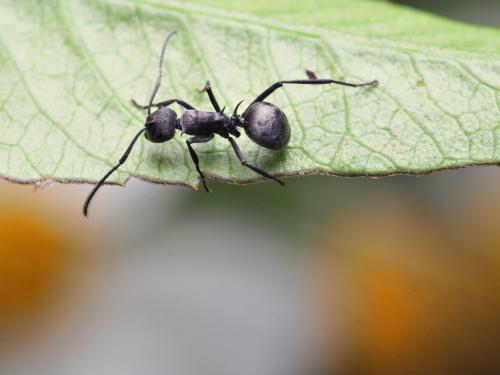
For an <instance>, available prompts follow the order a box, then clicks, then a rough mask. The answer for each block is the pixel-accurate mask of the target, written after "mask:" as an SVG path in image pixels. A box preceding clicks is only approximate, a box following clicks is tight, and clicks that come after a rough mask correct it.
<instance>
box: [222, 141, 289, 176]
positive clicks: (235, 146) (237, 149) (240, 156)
mask: <svg viewBox="0 0 500 375" xmlns="http://www.w3.org/2000/svg"><path fill="white" fill-rule="evenodd" d="M228 140H229V142H230V143H231V146H233V150H234V153H235V154H236V157H237V158H238V160H239V161H240V163H241V164H242V165H244V166H245V167H247V168H249V169H251V170H252V171H254V172H256V173H258V174H260V175H261V176H263V177H265V178H268V179H270V180H274V181H276V182H277V183H278V184H280V185H285V183H284V182H283V181H281V180H280V179H279V178H277V177H275V176H273V175H272V174H270V173H269V172H266V171H265V170H263V169H260V168H257V167H255V166H253V165H251V164H249V163H248V162H247V160H246V158H245V156H244V155H243V153H242V152H241V150H240V147H239V146H238V144H237V143H236V141H235V140H234V139H233V138H231V137H229V138H228Z"/></svg>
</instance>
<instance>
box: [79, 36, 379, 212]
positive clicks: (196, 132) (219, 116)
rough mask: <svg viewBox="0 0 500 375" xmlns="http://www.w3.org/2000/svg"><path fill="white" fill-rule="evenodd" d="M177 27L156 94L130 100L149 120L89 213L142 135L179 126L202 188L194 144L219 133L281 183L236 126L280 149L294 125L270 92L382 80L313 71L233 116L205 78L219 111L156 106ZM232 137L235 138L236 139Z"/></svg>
mask: <svg viewBox="0 0 500 375" xmlns="http://www.w3.org/2000/svg"><path fill="white" fill-rule="evenodd" d="M176 32H177V31H176V30H173V31H171V32H170V33H169V34H168V36H167V37H166V38H165V41H164V42H163V46H162V49H161V53H160V64H159V69H158V77H157V78H156V82H155V85H154V88H153V92H152V94H151V97H150V99H149V103H148V105H145V106H142V105H139V104H137V102H136V101H135V100H132V104H133V105H134V106H135V107H137V108H139V109H147V111H148V116H147V118H146V124H145V126H144V128H142V129H141V130H140V131H139V132H138V133H137V134H136V135H135V137H134V138H133V139H132V142H131V143H130V145H129V146H128V147H127V150H126V151H125V153H124V154H123V156H122V157H121V158H120V160H119V161H118V164H116V165H115V166H114V167H113V168H111V170H110V171H109V172H108V173H106V174H105V175H104V177H103V178H102V179H101V180H100V181H99V182H98V183H97V184H96V185H95V186H94V188H93V189H92V191H91V192H90V194H89V195H88V197H87V199H86V200H85V204H84V205H83V214H84V215H85V216H87V214H88V209H89V205H90V202H91V201H92V198H93V197H94V195H95V193H96V192H97V190H99V188H100V187H101V186H102V185H103V184H104V182H105V181H106V180H107V178H108V177H109V176H110V175H111V174H112V173H113V172H114V171H116V170H117V169H118V168H119V167H120V166H121V165H122V164H123V163H125V161H126V160H127V158H128V156H129V155H130V152H131V151H132V148H133V147H134V145H135V143H136V142H137V140H138V139H139V137H140V136H141V135H142V133H145V137H146V139H147V140H148V141H151V142H153V143H163V142H167V141H169V140H171V139H172V138H173V137H174V135H175V131H176V130H180V131H181V132H182V133H183V134H187V135H190V136H191V137H190V138H189V139H188V140H187V141H186V145H187V147H188V150H189V153H190V155H191V158H192V160H193V162H194V165H195V167H196V170H197V171H198V174H199V176H200V178H201V182H202V183H203V187H204V188H205V190H206V191H207V192H210V189H209V188H208V185H207V183H206V181H205V175H204V174H203V172H202V171H201V169H200V163H199V158H198V155H197V154H196V151H195V150H194V149H193V146H192V145H193V144H195V143H205V142H209V141H211V140H212V139H213V138H214V136H215V135H218V136H220V137H222V138H224V139H227V140H228V141H229V143H230V144H231V146H232V148H233V151H234V153H235V154H236V157H237V158H238V160H239V161H240V162H241V164H242V165H243V166H245V167H247V168H249V169H251V170H253V171H254V172H256V173H258V174H260V175H261V176H263V177H265V178H267V179H270V180H274V181H276V182H277V183H279V184H280V185H284V184H285V183H284V182H283V181H281V180H280V179H279V178H277V177H276V176H273V175H272V174H270V173H268V172H266V171H265V170H263V169H260V168H258V167H256V166H254V165H252V164H250V163H249V162H248V161H247V160H246V158H245V156H244V155H243V153H242V152H241V150H240V148H239V146H238V144H237V143H236V141H235V140H234V138H239V137H240V135H241V133H240V131H239V130H238V128H243V129H244V130H245V133H246V134H247V135H248V137H249V138H250V139H251V140H252V141H254V142H255V143H256V144H258V145H259V146H262V147H265V148H267V149H271V150H281V149H282V148H284V147H285V146H286V145H287V144H288V142H289V141H290V135H291V130H290V124H289V123H288V119H287V117H286V115H285V114H284V113H283V111H282V110H281V109H279V108H278V107H277V106H275V105H274V104H271V103H268V102H265V101H264V100H265V99H266V98H267V97H268V96H269V95H271V94H272V93H273V92H274V91H276V90H277V89H279V88H281V87H283V85H288V84H293V85H329V84H338V85H343V86H349V87H362V86H376V85H378V81H376V80H375V81H372V82H368V83H360V84H355V83H348V82H342V81H335V80H332V79H317V78H316V76H315V75H314V74H312V73H311V74H308V75H309V77H310V79H304V80H302V79H298V80H291V81H278V82H276V83H273V84H272V85H271V86H269V87H268V88H267V89H266V90H264V92H262V93H261V94H260V95H259V96H257V97H256V98H255V99H254V101H253V102H252V103H251V104H250V105H249V106H248V108H247V109H246V110H245V111H244V112H243V114H241V115H238V109H239V107H240V105H241V104H242V103H243V101H241V102H240V103H239V104H238V105H237V106H236V108H235V109H234V111H233V114H232V115H231V116H228V115H226V114H225V113H224V109H221V107H220V106H219V103H218V102H217V99H216V98H215V95H214V93H213V91H212V88H211V87H210V82H207V83H206V85H205V88H204V89H203V90H202V91H204V92H206V93H207V95H208V97H209V99H210V102H211V103H212V106H213V108H214V110H215V112H205V111H198V110H197V109H195V108H194V107H193V106H192V105H190V104H189V103H187V102H185V101H184V100H181V99H169V100H165V101H162V102H160V103H155V104H153V101H154V98H155V96H156V93H157V92H158V89H159V88H160V84H161V78H162V66H163V60H164V58H165V51H166V49H167V46H168V44H169V42H170V40H171V39H172V37H173V36H174V35H175V34H176ZM174 103H176V104H178V105H179V106H181V107H183V108H184V109H185V111H184V112H183V113H182V114H181V116H180V118H178V117H177V114H176V113H175V112H174V111H173V110H172V109H170V108H169V106H170V105H172V104H174ZM153 107H155V108H157V110H156V111H154V112H153V113H151V108H153ZM233 137H234V138H233Z"/></svg>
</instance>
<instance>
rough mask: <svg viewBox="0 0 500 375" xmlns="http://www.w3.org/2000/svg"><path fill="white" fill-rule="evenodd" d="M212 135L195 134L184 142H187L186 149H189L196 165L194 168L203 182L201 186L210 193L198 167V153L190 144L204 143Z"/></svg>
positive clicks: (209, 139)
mask: <svg viewBox="0 0 500 375" xmlns="http://www.w3.org/2000/svg"><path fill="white" fill-rule="evenodd" d="M213 137H214V136H213V134H210V135H197V136H194V137H191V138H189V139H188V140H187V141H186V144H187V146H188V149H189V153H190V154H191V159H193V163H194V165H195V166H196V170H197V171H198V174H199V175H200V178H201V182H202V183H203V187H204V188H205V190H206V191H207V192H208V193H210V189H209V188H208V185H207V183H206V181H205V175H204V174H203V172H202V171H201V169H200V159H199V158H198V154H197V153H196V151H195V150H194V149H193V146H191V145H192V144H193V143H205V142H208V141H211V140H212V138H213Z"/></svg>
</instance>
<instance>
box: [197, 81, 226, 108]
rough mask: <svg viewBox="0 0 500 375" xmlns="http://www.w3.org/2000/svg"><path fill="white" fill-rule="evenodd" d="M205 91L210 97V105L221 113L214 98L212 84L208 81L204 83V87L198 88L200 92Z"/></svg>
mask: <svg viewBox="0 0 500 375" xmlns="http://www.w3.org/2000/svg"><path fill="white" fill-rule="evenodd" d="M203 91H205V92H206V93H207V95H208V97H209V98H210V102H211V103H212V107H214V109H215V112H219V113H221V109H220V105H219V103H217V99H215V95H214V92H213V90H212V86H211V85H210V81H207V82H206V83H205V87H204V88H203V89H201V90H200V92H203Z"/></svg>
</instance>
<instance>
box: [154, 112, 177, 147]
mask: <svg viewBox="0 0 500 375" xmlns="http://www.w3.org/2000/svg"><path fill="white" fill-rule="evenodd" d="M177 122H178V121H177V114H176V113H175V111H173V110H172V109H170V108H168V107H160V108H159V109H158V110H157V111H155V112H153V113H151V114H150V115H148V117H147V119H146V139H147V140H149V141H151V142H153V143H163V142H166V141H169V140H171V139H172V138H173V137H174V135H175V129H176V127H177Z"/></svg>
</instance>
